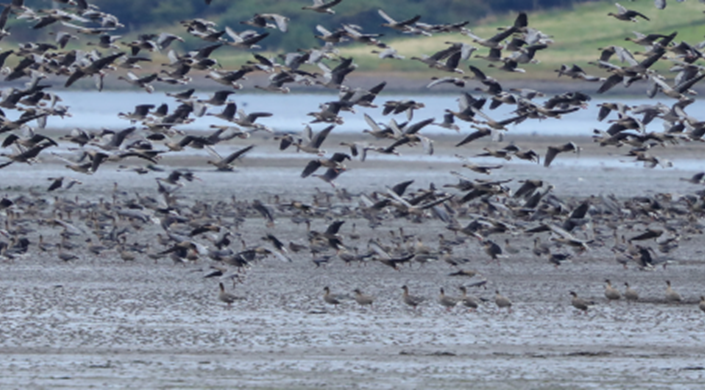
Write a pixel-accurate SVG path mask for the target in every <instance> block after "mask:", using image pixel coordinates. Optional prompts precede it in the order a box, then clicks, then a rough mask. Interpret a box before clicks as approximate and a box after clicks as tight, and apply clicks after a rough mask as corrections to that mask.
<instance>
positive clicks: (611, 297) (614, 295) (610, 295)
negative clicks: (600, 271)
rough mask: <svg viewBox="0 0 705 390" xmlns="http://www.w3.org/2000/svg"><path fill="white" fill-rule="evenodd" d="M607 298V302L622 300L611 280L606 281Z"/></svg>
mask: <svg viewBox="0 0 705 390" xmlns="http://www.w3.org/2000/svg"><path fill="white" fill-rule="evenodd" d="M605 283H607V284H606V285H605V298H607V302H610V301H616V300H619V299H621V298H622V294H621V293H620V292H619V290H617V289H616V288H614V287H612V283H611V282H610V280H609V279H605Z"/></svg>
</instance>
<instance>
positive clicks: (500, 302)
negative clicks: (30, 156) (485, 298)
mask: <svg viewBox="0 0 705 390" xmlns="http://www.w3.org/2000/svg"><path fill="white" fill-rule="evenodd" d="M494 303H495V304H496V305H497V307H498V308H500V309H503V308H505V307H506V308H507V309H508V310H509V312H510V313H511V312H512V301H510V300H509V298H507V297H505V296H504V295H502V294H500V293H499V290H496V291H495V296H494Z"/></svg>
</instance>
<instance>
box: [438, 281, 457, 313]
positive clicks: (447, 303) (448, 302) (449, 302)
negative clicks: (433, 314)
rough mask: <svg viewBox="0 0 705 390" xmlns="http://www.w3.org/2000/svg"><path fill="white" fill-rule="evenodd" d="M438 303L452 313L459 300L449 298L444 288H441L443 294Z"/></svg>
mask: <svg viewBox="0 0 705 390" xmlns="http://www.w3.org/2000/svg"><path fill="white" fill-rule="evenodd" d="M438 303H440V304H441V306H443V307H445V308H446V311H450V309H452V308H454V307H455V306H456V305H457V304H458V300H457V299H456V298H453V297H449V296H447V295H446V294H445V291H443V287H441V294H440V295H439V296H438Z"/></svg>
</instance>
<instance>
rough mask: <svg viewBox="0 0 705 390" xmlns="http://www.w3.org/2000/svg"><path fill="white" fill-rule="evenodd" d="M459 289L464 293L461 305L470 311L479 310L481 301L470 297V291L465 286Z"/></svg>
mask: <svg viewBox="0 0 705 390" xmlns="http://www.w3.org/2000/svg"><path fill="white" fill-rule="evenodd" d="M458 289H459V290H460V291H461V292H462V293H463V295H462V296H461V297H460V299H459V301H460V304H462V305H463V306H465V307H467V308H469V309H470V311H472V310H475V309H477V308H478V307H479V306H480V304H479V300H478V299H477V298H476V297H474V296H468V289H467V288H465V286H460V287H458Z"/></svg>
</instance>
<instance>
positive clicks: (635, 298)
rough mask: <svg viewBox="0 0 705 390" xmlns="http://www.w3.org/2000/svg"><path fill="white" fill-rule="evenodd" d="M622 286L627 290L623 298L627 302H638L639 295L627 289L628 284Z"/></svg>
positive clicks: (629, 288)
mask: <svg viewBox="0 0 705 390" xmlns="http://www.w3.org/2000/svg"><path fill="white" fill-rule="evenodd" d="M624 286H625V287H626V288H627V289H626V290H624V298H626V300H627V301H638V300H639V293H637V292H636V290H634V289H633V288H631V287H629V283H627V282H624Z"/></svg>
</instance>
